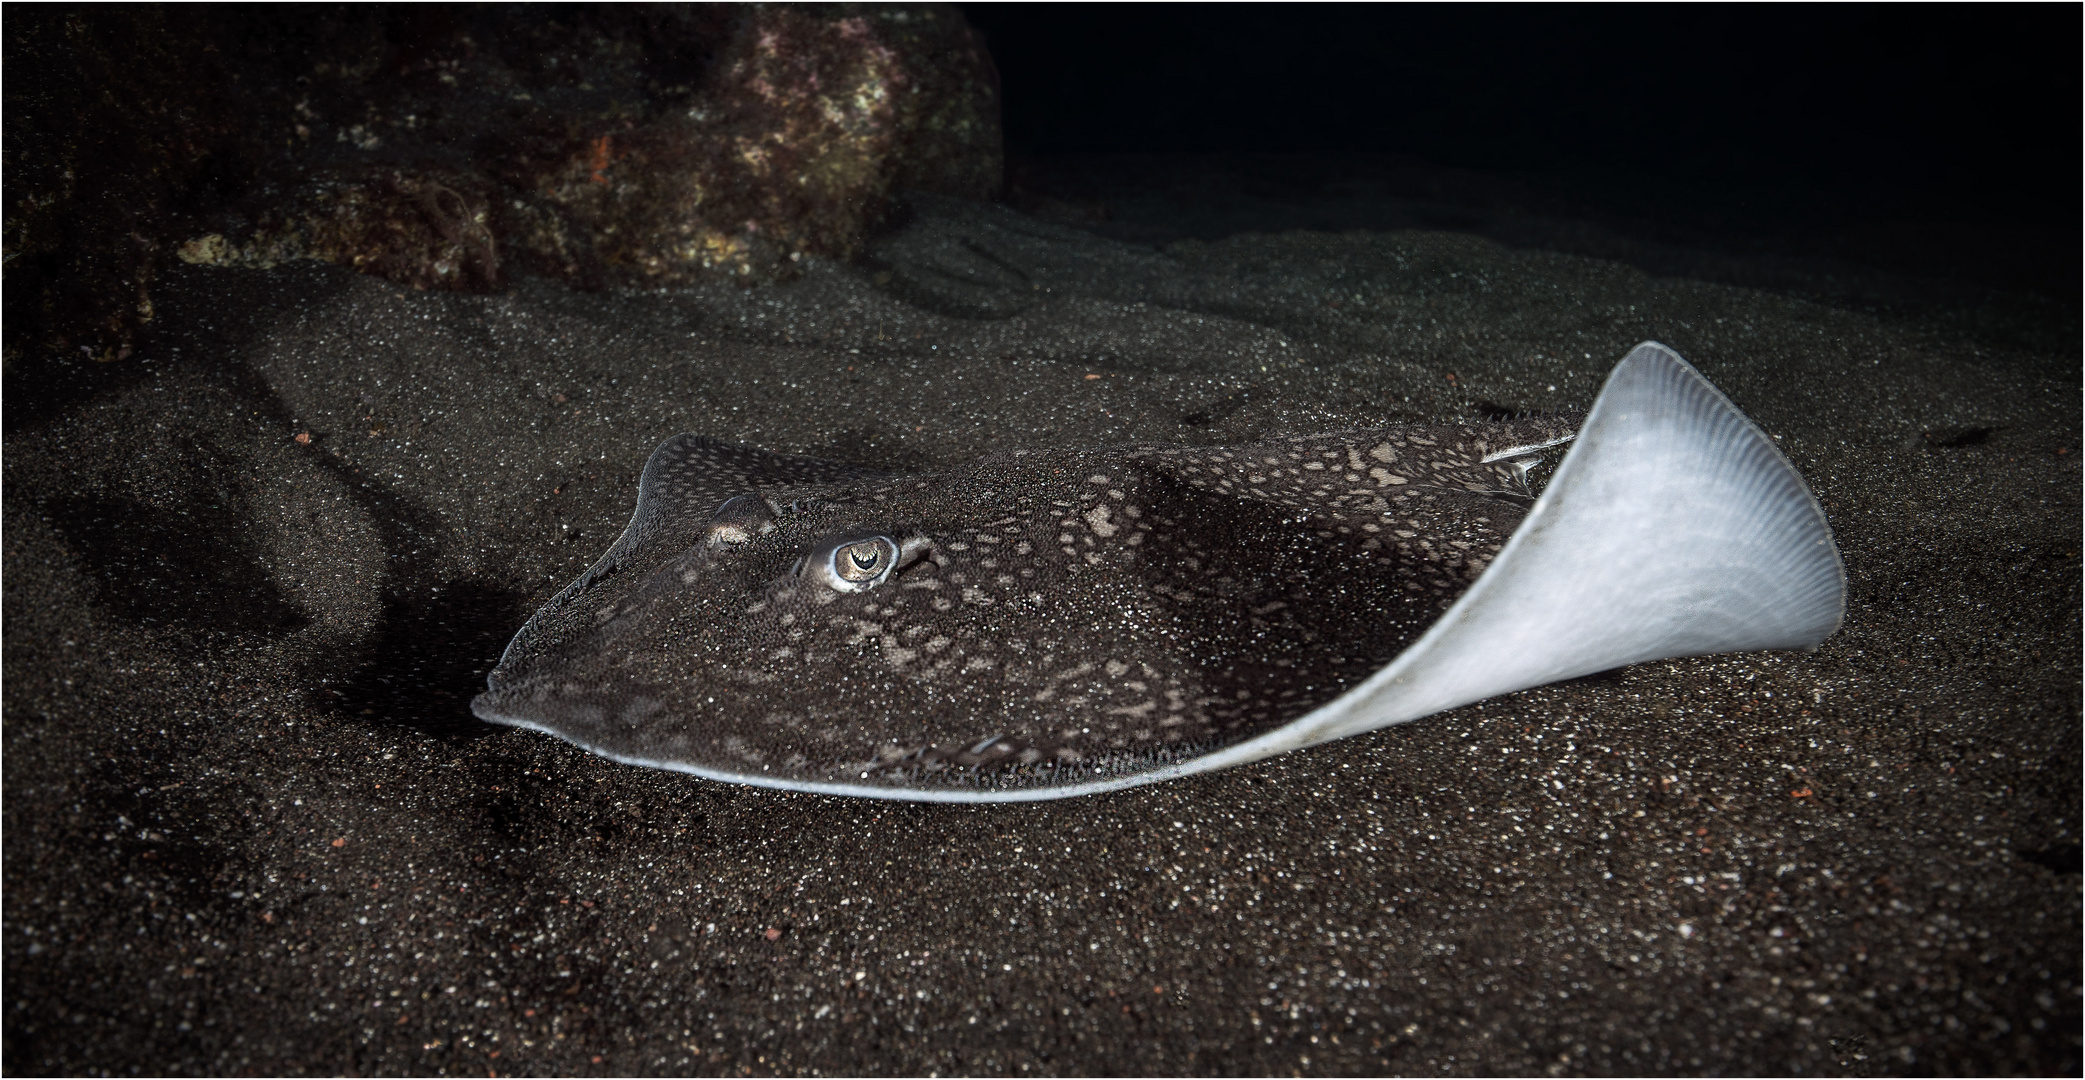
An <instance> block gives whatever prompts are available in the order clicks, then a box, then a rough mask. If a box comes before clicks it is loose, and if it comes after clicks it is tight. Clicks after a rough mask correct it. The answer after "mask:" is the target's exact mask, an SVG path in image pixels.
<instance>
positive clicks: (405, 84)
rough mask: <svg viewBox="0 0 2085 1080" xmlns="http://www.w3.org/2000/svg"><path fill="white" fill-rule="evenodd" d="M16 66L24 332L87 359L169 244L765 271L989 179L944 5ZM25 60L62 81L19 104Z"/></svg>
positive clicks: (989, 89) (80, 28) (106, 16)
mask: <svg viewBox="0 0 2085 1080" xmlns="http://www.w3.org/2000/svg"><path fill="white" fill-rule="evenodd" d="M141 42H149V43H150V44H140V43H141ZM18 59H19V60H23V61H33V63H25V64H24V65H23V66H22V67H20V68H18V66H17V61H18ZM7 61H8V64H9V70H10V73H11V77H10V80H9V94H10V105H9V110H10V112H9V134H10V139H9V145H8V157H7V183H8V188H9V190H10V194H11V200H10V207H9V220H8V229H7V259H8V285H9V290H10V291H9V295H10V303H9V308H10V313H11V314H13V313H17V312H20V311H22V310H24V308H23V307H22V306H21V305H18V304H17V303H16V302H15V298H16V297H17V296H18V295H20V294H23V293H25V292H33V293H35V294H36V295H35V296H34V298H33V300H34V302H33V303H32V304H30V305H29V307H30V309H33V310H38V311H40V312H41V313H42V314H43V316H44V318H42V319H41V320H30V321H31V322H35V323H36V326H37V329H38V330H39V331H40V333H39V335H38V336H40V337H42V338H44V339H45V341H46V342H47V343H56V344H59V345H61V346H62V347H64V348H66V349H68V350H71V349H85V351H86V354H88V355H94V356H96V357H97V358H103V359H115V358H118V357H120V356H123V355H127V351H126V350H127V349H128V348H129V347H130V346H131V345H132V344H133V342H134V340H135V339H136V336H137V333H138V332H139V330H140V328H141V327H142V326H143V325H144V322H145V321H146V320H148V319H149V317H150V316H149V313H150V303H151V301H150V284H151V280H152V274H153V271H154V268H155V267H156V266H158V265H161V264H162V262H163V260H164V259H165V258H166V257H168V256H170V255H178V257H180V258H181V259H182V260H184V261H186V262H189V263H194V264H200V265H216V266H247V267H267V266H272V265H276V264H278V263H281V262H284V261H286V260H290V259H322V260H325V261H328V262H334V263H338V264H340V265H343V266H349V267H353V268H355V269H358V270H361V271H363V272H366V273H371V274H377V275H380V276H382V277H385V278H388V279H390V280H392V281H396V282H399V283H400V284H403V285H409V286H412V287H415V288H422V289H458V290H487V289H492V288H496V287H499V286H500V284H501V283H502V282H503V280H504V279H505V278H506V277H507V276H508V275H510V274H512V273H514V272H517V271H521V272H528V273H535V274H546V275H551V276H556V277H561V278H564V279H566V280H569V281H572V282H574V283H575V284H581V285H587V286H603V285H612V284H646V283H657V284H665V283H673V282H682V281H688V280H692V279H694V278H697V277H700V276H703V275H714V274H728V275H732V276H734V277H739V278H742V279H757V278H763V277H773V276H778V275H786V274H788V273H789V272H790V270H791V267H792V266H793V265H794V263H795V261H796V260H798V259H800V258H801V257H802V256H804V255H806V254H819V255H827V256H840V257H844V256H848V255H852V254H854V253H855V252H857V251H858V250H859V249H860V247H861V244H862V241H863V238H864V236H865V235H866V233H867V231H868V230H869V229H870V228H871V227H872V226H873V224H874V223H875V222H876V220H877V219H878V218H879V217H881V216H882V215H883V214H884V213H885V212H886V209H887V208H888V207H889V205H890V204H891V198H892V196H893V195H894V194H895V193H896V192H898V191H900V190H903V189H907V188H917V189H921V190H926V191H935V192H943V193H948V194H960V195H969V196H976V197H986V196H990V195H992V194H994V193H995V192H996V191H997V190H998V188H999V184H1000V175H1001V169H1002V159H1001V149H1000V134H999V120H998V114H999V106H998V82H997V75H996V73H995V71H994V70H993V67H992V62H991V58H990V57H989V55H988V54H987V53H986V52H985V50H984V47H983V45H982V43H981V41H980V40H979V39H978V37H977V35H976V34H975V33H974V32H973V31H972V30H971V28H970V27H969V26H968V24H966V23H965V22H964V20H963V18H962V15H961V14H960V13H959V12H958V11H956V9H955V8H953V7H949V6H935V5H926V6H870V5H832V6H796V5H777V6H763V5H647V6H633V7H601V8H580V9H569V8H548V7H542V8H539V7H528V6H522V7H513V8H506V7H485V8H469V9H464V8H449V7H437V6H435V5H423V6H417V7H408V8H377V7H367V8H354V7H349V8H339V9H325V8H273V7H268V8H263V7H244V8H207V9H201V10H198V11H196V12H195V13H193V14H188V15H182V16H181V17H180V18H179V19H178V20H177V19H176V18H175V17H174V16H172V15H168V14H165V13H163V12H162V11H161V9H158V8H134V9H133V8H115V9H102V10H101V11H100V12H99V13H93V12H90V13H89V14H86V15H81V14H77V13H67V12H65V11H63V10H58V11H52V12H29V13H25V14H23V15H22V16H20V17H18V18H15V19H11V20H9V29H8V38H7ZM20 70H33V71H34V72H35V73H36V74H37V75H38V76H39V77H44V78H57V79H59V81H60V82H61V83H62V84H63V85H64V86H65V87H67V88H68V89H65V90H64V91H63V92H54V91H48V90H40V91H39V92H38V93H36V94H30V95H20V96H18V95H17V94H16V89H15V88H16V85H17V83H16V80H15V79H14V78H13V77H12V75H13V74H15V73H17V72H18V71H20ZM18 102H20V103H21V105H20V106H18V104H17V103H18ZM22 255H29V256H33V258H32V259H30V260H29V261H26V262H22V263H17V261H16V260H17V257H18V256H22ZM10 322H11V323H13V322H16V320H12V319H11V320H10ZM20 329H22V327H20V326H19V325H17V326H13V327H11V330H20ZM20 338H21V335H20V334H18V333H11V334H10V353H11V354H12V353H14V352H16V351H18V350H17V349H16V348H15V346H16V345H18V344H19V343H20Z"/></svg>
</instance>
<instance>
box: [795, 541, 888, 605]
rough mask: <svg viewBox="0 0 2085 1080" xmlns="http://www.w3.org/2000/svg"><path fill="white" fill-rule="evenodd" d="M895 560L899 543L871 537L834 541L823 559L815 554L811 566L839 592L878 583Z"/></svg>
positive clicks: (870, 587)
mask: <svg viewBox="0 0 2085 1080" xmlns="http://www.w3.org/2000/svg"><path fill="white" fill-rule="evenodd" d="M897 562H898V545H897V544H896V543H894V542H893V541H892V540H891V539H890V538H889V537H884V536H872V537H870V538H869V539H867V540H850V541H847V542H845V543H840V544H835V545H833V548H832V553H831V554H830V555H828V556H826V557H825V558H822V559H820V558H816V557H814V558H813V559H812V560H811V563H810V568H811V569H812V570H813V571H814V572H816V573H818V576H820V577H822V578H824V579H825V583H826V584H827V585H829V586H831V587H832V588H833V589H834V590H835V591H838V592H860V591H862V590H863V589H873V588H875V587H876V586H878V585H881V584H882V583H883V581H884V579H886V578H888V577H890V574H891V570H892V568H893V567H895V566H896V565H897Z"/></svg>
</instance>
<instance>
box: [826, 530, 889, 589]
mask: <svg viewBox="0 0 2085 1080" xmlns="http://www.w3.org/2000/svg"><path fill="white" fill-rule="evenodd" d="M888 561H889V555H888V554H887V553H886V552H885V551H884V544H883V543H882V542H881V541H878V540H865V541H863V542H862V543H859V544H849V545H847V546H846V547H844V548H841V549H840V551H839V557H838V558H836V559H834V560H833V570H834V571H835V572H836V573H838V574H839V575H840V576H841V577H843V578H846V579H847V580H849V581H867V580H869V579H871V578H873V577H875V576H876V575H877V574H880V573H882V572H883V564H884V563H886V562H888Z"/></svg>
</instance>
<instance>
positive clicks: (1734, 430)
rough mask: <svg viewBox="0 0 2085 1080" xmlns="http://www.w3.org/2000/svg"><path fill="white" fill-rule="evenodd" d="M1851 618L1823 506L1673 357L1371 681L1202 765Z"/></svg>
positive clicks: (1600, 422) (1776, 640)
mask: <svg viewBox="0 0 2085 1080" xmlns="http://www.w3.org/2000/svg"><path fill="white" fill-rule="evenodd" d="M1845 610H1846V574H1845V568H1844V566H1843V565H1842V564H1841V563H1840V561H1839V550H1838V547H1837V546H1836V545H1835V544H1833V542H1832V533H1831V528H1830V526H1829V525H1828V524H1827V523H1826V521H1825V517H1824V511H1823V509H1822V508H1821V507H1819V506H1818V505H1817V500H1816V498H1815V497H1813V496H1812V495H1811V494H1810V489H1809V487H1808V486H1807V485H1806V484H1804V483H1803V479H1802V477H1801V476H1799V475H1797V473H1796V471H1795V468H1794V466H1792V465H1790V464H1789V463H1788V460H1787V459H1786V458H1784V457H1782V456H1781V453H1780V451H1779V450H1777V449H1776V448H1775V447H1774V444H1773V440H1772V439H1770V438H1768V437H1767V435H1766V434H1765V433H1764V432H1762V431H1760V430H1759V428H1758V427H1757V426H1756V425H1754V424H1753V423H1752V422H1751V421H1750V420H1748V419H1746V418H1745V415H1744V414H1743V413H1741V412H1739V411H1738V409H1737V406H1735V405H1733V404H1731V402H1730V399H1728V398H1726V397H1724V396H1723V394H1722V393H1721V392H1720V391H1718V390H1717V389H1716V388H1715V387H1714V386H1712V385H1710V384H1709V381H1708V380H1707V379H1705V378H1703V377H1702V375H1701V373H1700V372H1698V371H1696V370H1694V368H1693V367H1691V366H1689V365H1688V364H1687V362H1686V361H1684V360H1682V359H1680V357H1679V355H1678V354H1677V353H1675V352H1673V351H1672V350H1671V349H1668V348H1666V347H1665V346H1663V345H1660V344H1658V343H1656V342H1645V343H1644V344H1642V345H1639V346H1637V347H1636V348H1635V349H1634V350H1632V351H1631V352H1630V353H1629V355H1628V356H1626V357H1624V358H1623V360H1622V362H1621V363H1620V364H1619V365H1617V366H1616V368H1615V369H1614V372H1613V373H1612V374H1610V375H1609V376H1608V379H1607V385H1606V387H1605V388H1603V389H1602V390H1601V392H1600V397H1599V399H1598V400H1597V401H1595V402H1594V404H1593V408H1592V411H1591V412H1590V413H1589V414H1587V416H1586V420H1585V423H1584V424H1583V425H1582V426H1581V427H1580V429H1579V434H1578V438H1577V439H1576V441H1575V442H1574V444H1573V447H1572V449H1571V452H1570V453H1569V455H1567V456H1566V457H1565V459H1564V461H1563V464H1562V465H1560V466H1559V467H1558V469H1557V473H1556V476H1555V478H1554V479H1553V480H1551V481H1550V485H1549V488H1548V490H1546V491H1545V492H1544V493H1543V495H1542V497H1541V499H1540V500H1539V501H1537V502H1536V504H1535V506H1534V508H1533V509H1532V510H1531V511H1529V513H1528V516H1527V518H1526V520H1525V521H1524V522H1523V523H1522V524H1521V526H1520V528H1519V529H1518V530H1516V531H1515V532H1514V534H1513V536H1512V538H1511V539H1510V540H1509V541H1508V542H1507V544H1506V546H1505V547H1504V549H1502V550H1501V551H1500V553H1499V556H1498V558H1497V559H1496V560H1495V561H1494V562H1493V563H1492V566H1491V568H1490V569H1489V570H1487V571H1486V572H1485V574H1484V576H1483V577H1481V578H1479V579H1478V580H1477V583H1476V584H1475V585H1473V586H1471V587H1470V589H1469V591H1468V592H1466V593H1464V594H1463V595H1462V597H1461V598H1460V599H1459V600H1457V602H1456V603H1455V605H1454V606H1453V607H1451V608H1450V609H1449V610H1448V612H1447V613H1446V614H1445V615H1443V616H1442V617H1441V618H1440V620H1439V621H1438V622H1436V623H1435V624H1434V625H1433V626H1432V627H1430V628H1429V629H1428V630H1427V632H1426V633H1425V634H1424V635H1423V636H1422V637H1421V638H1420V639H1419V641H1417V642H1416V643H1414V644H1413V645H1412V647H1411V648H1409V649H1407V650H1405V651H1404V652H1403V653H1402V654H1400V655H1399V656H1398V657H1397V659H1396V660H1394V661H1392V662H1391V663H1390V665H1389V666H1388V667H1385V668H1384V669H1383V670H1381V671H1379V672H1377V673H1376V674H1375V675H1374V676H1372V677H1370V678H1369V679H1368V681H1366V682H1364V683H1362V684H1361V685H1360V686H1357V687H1355V688H1354V689H1353V690H1351V691H1349V692H1348V693H1346V694H1345V695H1343V696H1341V697H1339V698H1337V699H1335V700H1333V701H1331V702H1329V703H1327V704H1326V705H1324V706H1322V707H1320V708H1318V709H1317V710H1315V711H1313V712H1311V713H1308V714H1306V715H1305V716H1303V717H1300V718H1298V719H1297V720H1296V721H1295V722H1293V723H1291V724H1289V725H1287V726H1285V727H1283V728H1281V729H1280V730H1277V731H1273V732H1269V733H1268V734H1266V735H1264V736H1261V737H1260V738H1257V739H1254V740H1251V741H1250V742H1246V743H1242V744H1240V745H1238V746H1235V747H1231V748H1229V749H1227V750H1225V751H1221V752H1219V753H1217V754H1215V755H1212V758H1216V759H1229V760H1207V761H1197V762H1195V763H1194V764H1195V765H1197V766H1201V767H1205V768H1221V767H1223V766H1225V765H1230V764H1237V763H1240V762H1243V761H1250V760H1254V759H1256V758H1259V757H1265V756H1267V755H1269V754H1275V753H1280V752H1282V751H1285V750H1291V749H1295V748H1297V747H1301V746H1309V745H1312V744H1315V743H1320V742H1324V741H1326V740H1329V739H1336V738H1340V737H1341V736H1345V735H1352V734H1356V733H1358V732H1362V731H1368V730H1372V729H1374V728H1379V727H1384V726H1387V725H1390V724H1398V723H1403V722H1405V721H1407V720H1414V719H1417V718H1419V717H1422V716H1426V715H1429V714H1432V713H1436V712H1439V711H1441V710H1443V709H1450V708H1454V707H1455V706H1458V705H1464V704H1467V703H1469V702H1472V701H1478V700H1481V699H1483V698H1487V697H1492V696H1494V695H1497V694H1504V693H1510V692H1512V691H1515V690H1524V689H1527V688H1529V687H1534V686H1540V685H1543V684H1544V683H1551V682H1556V681H1558V680H1561V679H1570V678H1575V677H1577V676H1580V675H1588V674H1591V673H1593V672H1596V671H1604V670H1607V669H1609V668H1615V667H1620V666H1623V665H1625V664H1637V663H1642V662H1644V661H1648V660H1658V659H1664V658H1668V657H1678V656H1699V655H1704V654H1708V653H1726V652H1749V651H1753V650H1758V649H1799V648H1807V647H1809V646H1812V645H1816V644H1817V643H1819V642H1821V641H1823V640H1824V639H1826V638H1828V637H1830V636H1831V635H1832V634H1833V633H1834V632H1835V631H1837V630H1838V628H1839V623H1840V620H1841V619H1842V618H1843V617H1844V615H1845Z"/></svg>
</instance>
